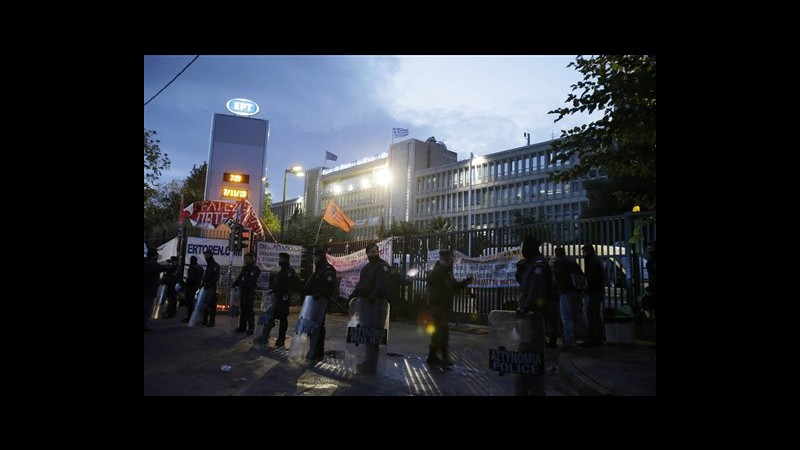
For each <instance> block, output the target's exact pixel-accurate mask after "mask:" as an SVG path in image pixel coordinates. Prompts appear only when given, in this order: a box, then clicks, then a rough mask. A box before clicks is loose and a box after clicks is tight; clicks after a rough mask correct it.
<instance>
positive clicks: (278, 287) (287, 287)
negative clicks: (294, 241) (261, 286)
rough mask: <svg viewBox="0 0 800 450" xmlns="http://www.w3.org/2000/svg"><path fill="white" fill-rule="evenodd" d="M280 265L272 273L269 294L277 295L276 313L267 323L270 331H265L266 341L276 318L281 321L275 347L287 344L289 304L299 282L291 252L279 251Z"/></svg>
mask: <svg viewBox="0 0 800 450" xmlns="http://www.w3.org/2000/svg"><path fill="white" fill-rule="evenodd" d="M278 266H279V267H280V271H278V272H273V273H271V274H270V280H269V285H270V288H271V289H270V290H269V291H268V292H267V294H272V295H274V296H275V314H274V316H273V317H272V318H270V321H271V323H268V324H266V326H267V327H268V331H266V332H265V333H264V343H266V340H267V339H268V337H269V330H271V329H272V327H274V326H275V320H277V321H278V322H279V325H278V339H277V340H276V341H275V347H283V346H284V345H286V329H287V328H288V327H289V320H288V317H289V304H290V303H291V300H292V290H293V289H294V288H295V286H297V284H298V283H299V279H298V278H297V273H296V272H295V271H294V269H292V267H291V266H290V265H289V254H288V253H278Z"/></svg>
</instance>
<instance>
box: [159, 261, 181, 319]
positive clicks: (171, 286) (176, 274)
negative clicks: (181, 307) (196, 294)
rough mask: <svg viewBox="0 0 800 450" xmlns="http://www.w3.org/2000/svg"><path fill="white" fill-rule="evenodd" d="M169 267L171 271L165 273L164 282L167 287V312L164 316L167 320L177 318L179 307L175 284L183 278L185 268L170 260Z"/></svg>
mask: <svg viewBox="0 0 800 450" xmlns="http://www.w3.org/2000/svg"><path fill="white" fill-rule="evenodd" d="M168 265H169V269H167V271H166V272H164V278H163V280H162V282H163V283H164V284H166V286H167V295H166V297H167V312H166V313H165V314H164V318H165V319H169V318H170V317H174V316H175V311H176V309H177V307H178V292H177V291H176V290H175V284H176V283H177V282H178V280H180V279H181V278H183V276H182V275H183V273H182V271H183V266H181V265H180V264H178V263H177V261H175V260H173V259H170V261H169V263H168Z"/></svg>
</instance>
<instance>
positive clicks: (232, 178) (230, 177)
mask: <svg viewBox="0 0 800 450" xmlns="http://www.w3.org/2000/svg"><path fill="white" fill-rule="evenodd" d="M222 180H223V181H227V182H229V183H249V182H250V175H248V174H246V173H230V172H225V173H224V174H223V177H222Z"/></svg>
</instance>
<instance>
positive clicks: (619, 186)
mask: <svg viewBox="0 0 800 450" xmlns="http://www.w3.org/2000/svg"><path fill="white" fill-rule="evenodd" d="M584 187H585V188H586V197H587V198H588V199H589V207H588V208H587V209H586V210H585V211H583V213H582V214H581V218H582V219H588V218H591V217H605V216H614V215H618V214H623V213H626V212H630V211H631V206H630V204H629V203H628V202H623V201H620V199H619V198H618V197H617V196H616V195H614V194H615V193H617V192H621V191H625V190H628V191H636V192H643V193H647V194H650V195H651V196H652V197H653V198H655V194H656V193H655V185H654V184H653V183H649V182H647V181H645V180H642V179H641V178H634V177H624V178H619V177H615V178H608V179H601V180H587V181H586V182H584Z"/></svg>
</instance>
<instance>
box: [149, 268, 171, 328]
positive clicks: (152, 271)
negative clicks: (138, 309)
mask: <svg viewBox="0 0 800 450" xmlns="http://www.w3.org/2000/svg"><path fill="white" fill-rule="evenodd" d="M157 259H158V255H157V254H153V255H151V256H149V257H147V258H145V259H144V329H145V331H149V330H150V328H148V326H147V321H148V319H150V314H152V313H153V300H154V299H155V296H156V293H157V292H158V274H160V273H161V272H163V271H164V270H165V269H166V267H165V266H164V265H162V264H159V263H158V261H157Z"/></svg>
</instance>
